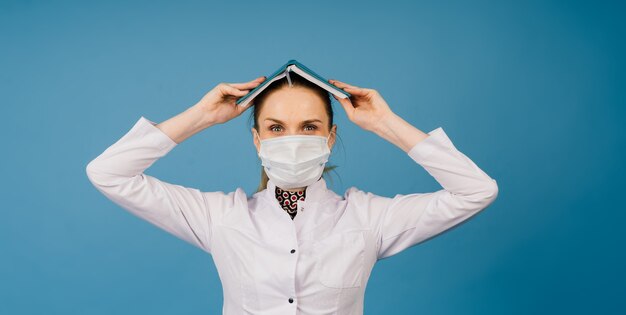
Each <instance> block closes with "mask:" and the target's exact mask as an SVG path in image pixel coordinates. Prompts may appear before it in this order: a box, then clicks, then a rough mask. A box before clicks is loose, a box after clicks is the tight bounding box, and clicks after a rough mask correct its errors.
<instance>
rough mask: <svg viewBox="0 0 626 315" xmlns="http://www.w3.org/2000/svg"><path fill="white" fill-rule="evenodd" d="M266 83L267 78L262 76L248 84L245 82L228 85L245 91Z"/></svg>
mask: <svg viewBox="0 0 626 315" xmlns="http://www.w3.org/2000/svg"><path fill="white" fill-rule="evenodd" d="M263 81H265V76H261V77H258V78H256V79H254V80H252V81H248V82H244V83H228V84H229V85H231V86H233V87H235V88H237V89H240V90H244V89H252V88H255V87H256V86H257V85H259V84H261V82H263Z"/></svg>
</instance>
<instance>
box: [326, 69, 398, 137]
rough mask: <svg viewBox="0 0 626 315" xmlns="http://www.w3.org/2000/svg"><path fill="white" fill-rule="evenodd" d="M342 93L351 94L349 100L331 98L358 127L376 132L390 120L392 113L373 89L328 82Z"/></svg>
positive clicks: (339, 82)
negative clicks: (341, 90) (342, 91)
mask: <svg viewBox="0 0 626 315" xmlns="http://www.w3.org/2000/svg"><path fill="white" fill-rule="evenodd" d="M328 82H330V83H332V84H334V85H336V86H337V87H339V88H341V89H343V90H344V91H346V92H348V93H350V94H352V96H351V97H350V98H338V97H336V96H335V95H333V97H334V98H335V99H336V100H337V101H338V102H339V103H340V104H341V105H342V106H343V109H345V111H346V114H347V115H348V118H349V119H350V121H352V122H353V123H355V124H357V125H358V126H359V127H361V128H363V129H365V130H369V131H372V132H376V131H377V130H379V129H380V127H381V126H382V124H383V123H384V121H385V119H390V118H392V117H393V116H394V113H393V112H392V111H391V109H390V108H389V105H387V102H385V100H384V99H383V97H382V96H381V95H380V93H378V91H376V90H374V89H367V88H361V87H357V86H354V85H350V84H347V83H344V82H341V81H337V80H333V79H331V80H328Z"/></svg>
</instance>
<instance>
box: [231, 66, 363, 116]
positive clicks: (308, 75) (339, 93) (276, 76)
mask: <svg viewBox="0 0 626 315" xmlns="http://www.w3.org/2000/svg"><path fill="white" fill-rule="evenodd" d="M290 72H295V73H297V74H298V75H300V76H301V77H303V78H305V79H307V80H309V81H311V82H313V83H315V84H317V85H318V86H320V87H321V88H323V89H325V90H326V91H328V92H329V93H331V94H333V95H335V96H336V97H338V98H348V97H350V96H352V95H350V93H348V92H346V91H344V90H342V89H340V88H339V87H337V86H336V85H334V84H332V83H330V82H328V80H326V79H324V78H323V77H322V76H320V75H319V74H317V73H315V72H314V71H313V70H311V69H309V68H308V67H306V66H305V65H303V64H302V63H300V62H298V61H297V60H295V59H291V60H289V61H287V63H285V64H284V65H282V66H281V67H280V68H278V70H276V71H275V72H274V73H272V74H271V75H270V76H268V77H267V79H265V81H263V83H261V84H259V85H258V86H257V87H256V88H254V89H253V90H252V91H250V92H248V94H246V95H244V96H242V97H241V98H239V99H238V100H237V102H236V103H237V105H241V106H246V105H248V103H250V102H251V101H252V100H253V99H254V98H255V97H256V96H257V95H259V93H261V92H262V91H263V90H265V89H266V88H267V87H268V86H269V85H270V84H272V83H273V82H274V81H276V80H280V79H282V78H284V77H285V76H286V77H287V81H289V84H291V78H290V77H289V73H290Z"/></svg>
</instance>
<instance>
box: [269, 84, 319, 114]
mask: <svg viewBox="0 0 626 315" xmlns="http://www.w3.org/2000/svg"><path fill="white" fill-rule="evenodd" d="M266 118H275V119H278V120H281V121H284V122H290V121H292V122H295V121H302V120H307V119H319V120H321V121H327V120H328V115H327V113H326V104H325V103H324V101H323V100H322V99H321V98H320V97H319V96H318V95H317V94H316V93H315V92H313V91H311V90H309V89H306V88H302V87H286V88H283V89H280V90H277V91H274V92H273V93H272V94H270V95H268V97H267V98H266V99H265V101H264V103H263V107H262V108H261V112H260V113H259V120H260V122H264V121H265V119H266Z"/></svg>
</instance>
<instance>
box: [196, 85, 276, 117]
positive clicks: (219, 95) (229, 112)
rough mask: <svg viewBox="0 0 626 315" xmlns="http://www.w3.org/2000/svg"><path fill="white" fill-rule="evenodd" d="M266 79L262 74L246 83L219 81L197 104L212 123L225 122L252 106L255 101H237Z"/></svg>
mask: <svg viewBox="0 0 626 315" xmlns="http://www.w3.org/2000/svg"><path fill="white" fill-rule="evenodd" d="M265 79H266V77H265V76H261V77H258V78H256V79H254V80H252V81H248V82H244V83H219V84H218V85H217V86H215V87H214V88H213V89H212V90H211V91H209V92H208V93H207V94H206V95H204V97H202V99H201V100H200V101H199V102H198V104H196V106H198V107H200V109H201V110H202V112H203V113H205V114H206V117H208V119H209V120H210V121H211V123H212V124H222V123H225V122H227V121H229V120H231V119H233V118H235V117H237V116H239V115H241V113H243V112H244V111H246V109H248V108H249V107H250V106H252V104H253V102H249V103H248V105H246V106H240V105H237V104H236V101H237V100H238V99H239V98H241V97H242V96H244V95H246V94H248V92H250V90H252V89H254V88H255V87H257V86H258V85H259V84H260V83H261V82H263V81H265Z"/></svg>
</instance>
